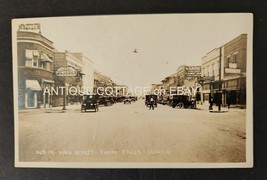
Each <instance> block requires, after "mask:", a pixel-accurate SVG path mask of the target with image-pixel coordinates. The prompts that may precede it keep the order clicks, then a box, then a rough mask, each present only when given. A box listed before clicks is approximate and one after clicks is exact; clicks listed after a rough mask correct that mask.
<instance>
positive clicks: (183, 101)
mask: <svg viewBox="0 0 267 180" xmlns="http://www.w3.org/2000/svg"><path fill="white" fill-rule="evenodd" d="M171 106H172V107H173V108H175V107H177V108H191V109H195V108H196V101H195V100H193V99H191V100H190V98H189V96H187V95H173V98H172V100H171Z"/></svg>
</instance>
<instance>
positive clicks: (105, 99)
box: [99, 96, 114, 106]
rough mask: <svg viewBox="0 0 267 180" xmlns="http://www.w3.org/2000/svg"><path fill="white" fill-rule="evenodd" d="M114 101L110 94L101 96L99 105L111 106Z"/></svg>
mask: <svg viewBox="0 0 267 180" xmlns="http://www.w3.org/2000/svg"><path fill="white" fill-rule="evenodd" d="M113 103H114V101H113V100H111V99H110V98H109V97H108V96H100V97H99V105H104V106H111V105H113Z"/></svg>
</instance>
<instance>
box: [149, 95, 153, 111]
mask: <svg viewBox="0 0 267 180" xmlns="http://www.w3.org/2000/svg"><path fill="white" fill-rule="evenodd" d="M150 109H152V110H154V99H153V97H151V98H150V106H149V110H150Z"/></svg>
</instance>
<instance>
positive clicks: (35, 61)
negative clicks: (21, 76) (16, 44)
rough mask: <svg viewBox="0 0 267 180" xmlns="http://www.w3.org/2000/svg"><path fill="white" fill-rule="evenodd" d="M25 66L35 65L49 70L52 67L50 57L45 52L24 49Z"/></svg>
mask: <svg viewBox="0 0 267 180" xmlns="http://www.w3.org/2000/svg"><path fill="white" fill-rule="evenodd" d="M25 57H26V58H25V66H27V67H36V68H41V69H45V70H49V71H51V69H52V62H53V61H52V58H51V56H48V55H47V54H45V53H43V52H40V51H38V50H29V49H26V50H25Z"/></svg>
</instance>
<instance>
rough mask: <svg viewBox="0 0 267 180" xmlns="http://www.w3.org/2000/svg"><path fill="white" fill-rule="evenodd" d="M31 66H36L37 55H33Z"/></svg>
mask: <svg viewBox="0 0 267 180" xmlns="http://www.w3.org/2000/svg"><path fill="white" fill-rule="evenodd" d="M32 66H33V67H38V56H33V58H32Z"/></svg>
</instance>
